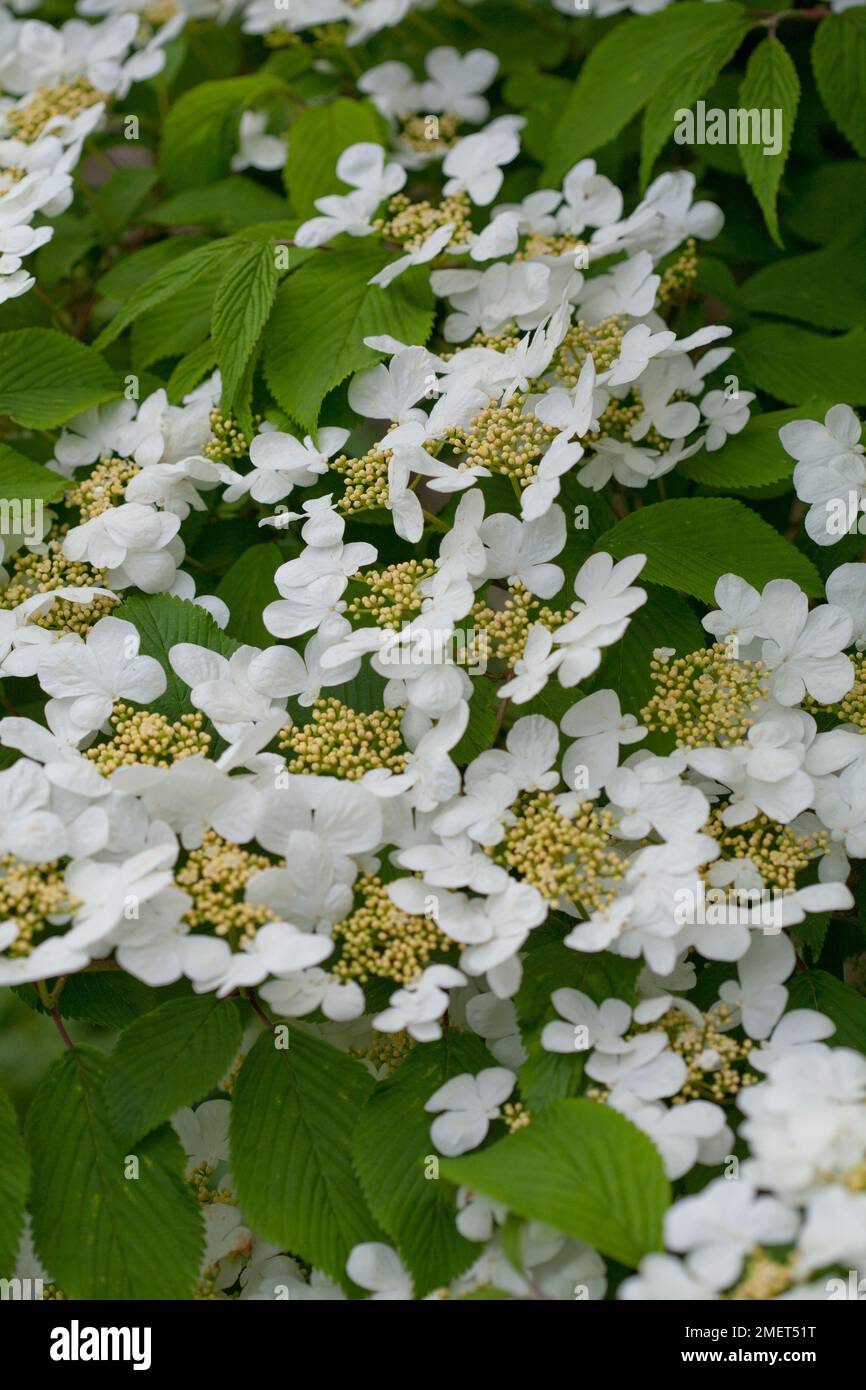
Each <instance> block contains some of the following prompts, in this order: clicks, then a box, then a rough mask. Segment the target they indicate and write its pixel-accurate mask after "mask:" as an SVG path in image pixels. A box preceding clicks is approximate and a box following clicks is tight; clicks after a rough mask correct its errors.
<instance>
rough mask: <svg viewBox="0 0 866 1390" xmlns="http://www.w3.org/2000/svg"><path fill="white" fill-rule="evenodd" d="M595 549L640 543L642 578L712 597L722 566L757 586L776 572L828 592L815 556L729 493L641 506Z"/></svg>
mask: <svg viewBox="0 0 866 1390" xmlns="http://www.w3.org/2000/svg"><path fill="white" fill-rule="evenodd" d="M596 549H598V550H607V551H608V552H609V553H610V554H611V555H613V556H614V557H615V558H616V559H617V560H622V559H623V558H624V557H625V556H626V555H634V554H635V553H636V552H638V551H643V552H644V553H645V555H646V557H647V562H646V565H645V566H644V568H643V570H642V571H641V578H643V579H648V580H650V581H651V582H652V583H654V584H664V585H665V586H666V587H667V588H669V589H680V590H682V592H683V593H686V594H692V595H693V596H694V597H695V598H699V599H700V600H701V601H702V602H703V603H712V602H713V590H714V588H715V585H716V580H717V579H719V577H720V576H721V575H723V574H738V575H740V576H741V577H742V578H743V579H746V580H747V581H748V582H749V583H750V584H754V585H755V587H756V588H758V589H761V588H763V586H764V585H765V584H768V583H769V581H770V580H771V579H793V580H795V581H796V582H797V583H798V584H799V585H800V586H801V588H802V589H804V590H805V592H806V593H807V594H809V595H810V596H812V597H813V598H814V597H817V596H818V595H819V594H823V592H824V586H823V585H822V583H821V579H820V576H819V574H818V572H817V570H816V569H815V567H814V565H813V564H812V562H811V561H810V560H808V559H807V558H806V556H805V555H802V554H801V553H800V551H799V550H796V549H795V548H794V546H792V545H789V544H788V542H787V541H785V540H784V539H783V538H782V537H781V536H780V535H779V533H778V531H776V530H775V529H774V528H773V527H772V526H769V525H768V524H767V522H766V521H763V520H762V519H761V517H759V516H758V515H757V513H755V512H753V511H751V509H750V508H749V507H747V506H746V505H745V504H744V503H743V502H736V501H734V499H733V498H731V497H693V498H678V499H676V500H674V501H672V502H656V503H655V504H654V505H653V506H651V507H642V508H641V509H640V510H639V511H635V512H631V513H629V515H628V516H627V517H625V518H624V519H623V520H622V521H621V522H620V523H619V525H618V526H615V527H614V528H613V529H612V530H611V531H608V532H607V533H606V534H605V535H604V536H602V537H601V540H600V541H599V542H598V544H597V546H596ZM638 582H639V581H638Z"/></svg>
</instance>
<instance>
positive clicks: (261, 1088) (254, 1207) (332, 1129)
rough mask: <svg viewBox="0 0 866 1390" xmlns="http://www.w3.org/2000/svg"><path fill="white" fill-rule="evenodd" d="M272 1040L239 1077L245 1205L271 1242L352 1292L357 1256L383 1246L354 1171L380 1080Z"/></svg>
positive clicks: (295, 1033)
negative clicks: (351, 1270) (365, 1110)
mask: <svg viewBox="0 0 866 1390" xmlns="http://www.w3.org/2000/svg"><path fill="white" fill-rule="evenodd" d="M276 1040H277V1039H276V1037H275V1035H274V1034H272V1033H270V1032H265V1033H263V1034H262V1036H261V1037H260V1038H259V1040H258V1042H257V1043H256V1044H255V1046H254V1047H253V1049H252V1051H251V1052H250V1053H249V1055H248V1057H247V1058H246V1060H245V1061H244V1064H243V1066H242V1067H241V1070H240V1073H239V1075H238V1079H237V1082H236V1085H235V1090H234V1097H233V1100H232V1116H231V1168H232V1176H233V1177H234V1179H235V1182H236V1183H237V1189H238V1196H239V1198H240V1202H241V1205H242V1207H243V1210H244V1212H245V1214H246V1215H247V1217H248V1218H249V1220H250V1222H251V1224H252V1225H253V1227H254V1228H255V1230H256V1231H258V1232H259V1233H260V1234H261V1235H262V1236H264V1238H265V1239H266V1240H272V1241H274V1242H275V1243H276V1244H277V1245H279V1246H280V1248H281V1249H285V1250H292V1251H293V1252H294V1253H295V1254H297V1255H299V1256H300V1257H301V1258H302V1259H303V1260H306V1261H307V1262H308V1263H309V1264H312V1265H313V1266H314V1268H316V1269H321V1270H323V1271H324V1273H325V1274H328V1275H330V1277H331V1278H332V1279H336V1280H337V1281H338V1282H339V1283H340V1284H342V1285H343V1287H344V1288H350V1287H351V1285H350V1281H349V1279H348V1276H347V1274H346V1260H347V1258H348V1255H349V1252H350V1251H351V1249H352V1247H353V1246H355V1245H357V1244H359V1243H360V1242H363V1241H370V1240H380V1239H381V1233H380V1232H379V1230H378V1228H377V1226H376V1223H375V1222H374V1220H373V1218H372V1216H371V1215H370V1214H369V1212H368V1211H367V1207H366V1204H365V1202H364V1197H363V1194H362V1192H361V1188H360V1186H359V1184H358V1180H357V1178H356V1176H355V1173H354V1169H353V1168H352V1132H353V1130H354V1128H355V1124H356V1122H357V1118H358V1114H359V1112H360V1109H361V1106H362V1105H363V1104H364V1102H365V1101H366V1099H367V1097H368V1096H369V1094H370V1092H371V1090H372V1089H373V1085H374V1082H373V1078H372V1077H371V1076H370V1074H369V1072H367V1071H366V1070H365V1068H364V1067H363V1066H362V1065H361V1063H360V1062H357V1061H355V1060H354V1059H353V1058H351V1057H349V1056H347V1054H346V1053H344V1052H338V1051H337V1049H336V1048H334V1047H330V1046H329V1045H328V1044H327V1043H324V1042H319V1041H318V1039H316V1038H313V1037H310V1036H309V1035H308V1034H306V1033H303V1032H302V1031H301V1030H300V1029H299V1028H296V1027H291V1028H289V1033H288V1040H289V1046H288V1047H287V1048H281V1047H276V1046H275V1045H274V1044H275V1041H276Z"/></svg>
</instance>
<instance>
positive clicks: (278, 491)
mask: <svg viewBox="0 0 866 1390" xmlns="http://www.w3.org/2000/svg"><path fill="white" fill-rule="evenodd" d="M348 438H349V431H348V430H343V429H333V428H328V427H326V428H324V429H321V430H319V434H318V441H317V442H316V443H314V442H313V440H312V438H311V436H310V435H305V436H304V440H303V443H301V442H300V441H299V440H297V439H296V438H295V437H294V435H291V434H283V433H281V432H280V431H279V430H266V431H262V432H261V433H260V434H257V435H256V437H255V439H254V440H253V442H252V444H251V445H250V462H251V463H252V465H253V467H252V470H251V471H250V472H249V473H246V474H245V475H244V476H243V478H239V479H238V481H237V482H235V483H232V485H231V486H230V487H228V488H226V490H225V493H224V494H223V496H224V498H225V500H226V501H227V502H234V501H236V500H237V499H238V498H239V497H242V496H243V495H244V493H246V492H249V494H250V496H251V497H252V498H253V500H254V501H255V502H264V503H269V502H280V501H282V499H283V498H284V497H288V496H289V493H290V492H291V491H292V489H293V488H296V487H309V486H310V484H311V483H314V482H315V481H316V478H318V477H320V476H321V475H322V474H323V473H327V471H328V459H330V458H331V457H333V455H334V454H336V453H338V452H339V450H340V449H342V447H343V445H344V444H345V442H346V440H347V439H348Z"/></svg>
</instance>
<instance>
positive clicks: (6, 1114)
mask: <svg viewBox="0 0 866 1390" xmlns="http://www.w3.org/2000/svg"><path fill="white" fill-rule="evenodd" d="M29 1184H30V1164H29V1161H28V1158H27V1150H26V1149H25V1147H24V1140H23V1138H22V1136H21V1131H20V1129H19V1127H18V1116H17V1114H16V1113H15V1106H14V1105H13V1104H12V1102H11V1100H10V1099H9V1097H8V1096H5V1095H4V1094H3V1093H2V1091H0V1278H2V1279H8V1278H9V1277H10V1276H11V1274H12V1271H13V1270H14V1268H15V1260H16V1256H17V1254H18V1246H19V1244H20V1241H21V1232H22V1231H23V1229H24V1203H25V1201H26V1199H27V1188H28V1186H29Z"/></svg>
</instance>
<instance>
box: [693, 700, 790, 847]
mask: <svg viewBox="0 0 866 1390" xmlns="http://www.w3.org/2000/svg"><path fill="white" fill-rule="evenodd" d="M805 751H806V750H805V745H804V743H803V741H802V730H801V726H800V723H799V721H798V720H797V719H791V718H788V717H786V716H785V714H784V713H783V714H782V717H781V718H773V717H772V716H769V715H768V716H766V717H764V718H763V719H760V720H758V721H757V722H756V723H754V724H753V725H752V727H751V728H750V729H749V731H748V734H747V736H746V738H745V739H744V741H743V742H742V743H741V744H737V745H734V746H732V747H730V748H694V749H691V750H690V751H689V753H688V754H687V756H688V761H689V764H690V766H692V767H693V768H695V769H696V770H697V771H698V772H700V773H702V774H703V775H704V776H705V777H711V778H713V780H714V781H718V782H721V783H722V784H723V785H724V786H726V787H729V788H730V790H731V792H732V796H731V799H730V801H729V802H728V805H727V806H726V807H725V808H724V810H723V811H722V819H723V821H724V822H725V824H726V825H742V824H743V823H744V822H747V821H750V820H752V819H753V818H754V816H755V815H756V813H757V812H758V811H763V813H764V815H766V816H769V817H770V818H771V819H772V820H779V821H781V822H782V823H783V824H786V823H787V822H789V821H792V820H793V819H794V817H795V816H798V815H799V814H800V812H801V811H804V810H805V809H806V807H807V806H809V805H811V802H812V797H813V795H814V786H813V783H812V779H811V777H810V776H809V775H808V773H806V772H804V771H803V760H804V756H805Z"/></svg>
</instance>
